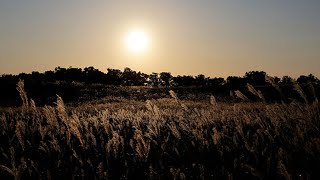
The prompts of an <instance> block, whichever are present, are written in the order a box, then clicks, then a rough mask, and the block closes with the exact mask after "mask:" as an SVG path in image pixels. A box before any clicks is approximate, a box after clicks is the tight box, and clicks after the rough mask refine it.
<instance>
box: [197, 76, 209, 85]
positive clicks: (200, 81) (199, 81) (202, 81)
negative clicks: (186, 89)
mask: <svg viewBox="0 0 320 180" xmlns="http://www.w3.org/2000/svg"><path fill="white" fill-rule="evenodd" d="M207 81H208V78H206V76H205V75H203V74H199V75H197V76H196V77H195V79H194V84H195V85H196V86H200V87H203V86H205V85H206V83H207Z"/></svg>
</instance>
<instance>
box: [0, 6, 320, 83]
mask: <svg viewBox="0 0 320 180" xmlns="http://www.w3.org/2000/svg"><path fill="white" fill-rule="evenodd" d="M319 17H320V1H318V0H308V1H301V0H282V1H276V0H270V1H269V0H268V1H254V0H230V1H225V0H216V1H213V0H203V1H194V0H171V1H158V0H157V1H156V0H154V1H152V0H144V1H142V0H135V1H132V0H123V1H111V0H110V1H107V0H105V1H96V0H94V1H85V0H68V1H62V0H58V1H43V0H30V1H17V0H10V1H1V2H0V24H1V25H0V74H17V73H20V72H31V71H40V72H43V71H46V70H53V69H54V68H55V67H57V66H61V67H70V66H72V67H80V68H84V67H88V66H94V67H95V68H98V69H100V70H101V71H104V72H106V70H107V68H116V69H121V70H123V69H124V68H125V67H129V68H131V69H133V70H136V71H142V72H145V73H152V72H163V71H166V72H171V73H172V74H173V75H178V74H180V75H197V74H205V75H206V76H211V77H226V76H229V75H239V76H242V75H244V73H245V72H247V71H251V70H263V71H266V72H267V73H268V74H271V75H277V76H283V75H290V76H293V77H297V76H298V75H301V74H310V73H313V74H314V75H316V76H318V77H319V76H320V71H319V68H320V36H319V33H320V18H319ZM136 29H138V30H136Z"/></svg>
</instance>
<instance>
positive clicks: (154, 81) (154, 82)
mask: <svg viewBox="0 0 320 180" xmlns="http://www.w3.org/2000/svg"><path fill="white" fill-rule="evenodd" d="M149 82H150V83H149V84H150V85H151V86H154V87H158V86H159V85H160V79H159V74H158V73H155V72H153V73H151V74H150V75H149Z"/></svg>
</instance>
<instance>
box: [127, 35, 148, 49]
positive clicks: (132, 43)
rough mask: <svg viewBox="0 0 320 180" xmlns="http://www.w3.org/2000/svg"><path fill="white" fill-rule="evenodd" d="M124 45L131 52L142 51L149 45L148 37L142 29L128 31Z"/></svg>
mask: <svg viewBox="0 0 320 180" xmlns="http://www.w3.org/2000/svg"><path fill="white" fill-rule="evenodd" d="M126 45H127V47H128V49H129V50H130V51H131V52H134V53H139V54H140V53H143V52H145V51H146V50H147V49H148V47H149V37H148V35H147V34H146V33H145V32H144V31H142V30H134V31H130V32H129V33H128V34H127V37H126Z"/></svg>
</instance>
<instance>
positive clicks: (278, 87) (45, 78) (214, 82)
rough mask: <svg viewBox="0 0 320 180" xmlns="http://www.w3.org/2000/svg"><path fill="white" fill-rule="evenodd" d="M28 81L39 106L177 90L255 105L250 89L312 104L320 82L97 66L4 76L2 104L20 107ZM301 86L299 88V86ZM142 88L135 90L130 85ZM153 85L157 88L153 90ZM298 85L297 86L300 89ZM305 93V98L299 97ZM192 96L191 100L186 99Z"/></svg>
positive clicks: (271, 98) (258, 74) (0, 81)
mask: <svg viewBox="0 0 320 180" xmlns="http://www.w3.org/2000/svg"><path fill="white" fill-rule="evenodd" d="M20 79H21V80H24V82H25V88H26V91H27V92H28V96H29V97H31V98H32V99H34V100H35V102H36V103H37V104H38V105H45V104H50V103H53V102H54V101H55V97H56V94H58V95H60V96H61V97H63V99H64V100H65V102H67V103H69V102H72V103H74V102H79V103H81V102H87V101H90V100H96V99H100V98H103V97H105V96H116V97H125V98H131V99H136V100H147V99H150V98H157V97H158V98H159V97H168V94H167V92H168V91H169V90H175V91H176V92H178V94H179V95H180V98H182V99H183V98H189V99H190V97H193V98H194V99H196V98H198V100H201V99H202V100H203V99H206V98H207V97H208V96H210V95H214V96H215V97H216V98H217V99H218V100H219V101H222V102H229V101H231V102H234V101H235V99H234V98H232V97H234V95H235V94H234V93H235V92H237V90H240V91H241V92H242V93H243V95H245V96H246V97H248V98H249V99H250V100H252V101H261V99H260V98H257V97H256V96H254V95H253V94H252V93H251V92H250V91H248V85H251V86H252V87H254V88H255V89H257V90H258V91H260V92H261V93H262V94H263V95H264V97H265V100H264V101H266V102H292V100H297V101H301V102H305V101H308V102H313V101H314V99H315V97H319V95H320V80H319V79H318V78H317V77H315V76H314V75H312V74H310V75H301V76H300V77H299V78H297V79H293V78H291V77H289V76H284V77H282V78H279V77H270V76H269V75H268V74H267V73H266V72H263V71H250V72H247V73H245V75H244V76H243V77H236V76H229V77H227V78H226V79H224V78H221V77H215V78H211V77H206V76H205V75H203V74H199V75H197V76H186V75H183V76H180V75H178V76H172V75H171V73H170V72H161V73H151V74H145V73H142V72H136V71H134V70H131V69H130V68H125V69H124V70H123V71H121V70H118V69H108V70H107V72H102V71H100V70H98V69H95V68H94V67H87V68H84V69H81V68H72V67H70V68H61V67H57V68H55V70H54V71H46V72H44V73H39V72H32V73H31V74H25V73H21V74H19V75H2V76H1V77H0V84H1V88H0V106H17V105H20V101H19V95H18V93H17V92H16V91H15V88H16V84H17V82H18V81H19V80H20ZM297 85H298V86H297ZM136 86H138V87H140V88H132V87H136ZM150 87H153V88H152V89H150ZM297 87H299V88H300V89H299V88H298V89H297ZM300 90H301V91H302V92H303V93H304V94H305V97H302V96H301V92H299V91H300ZM187 96H188V97H187Z"/></svg>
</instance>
